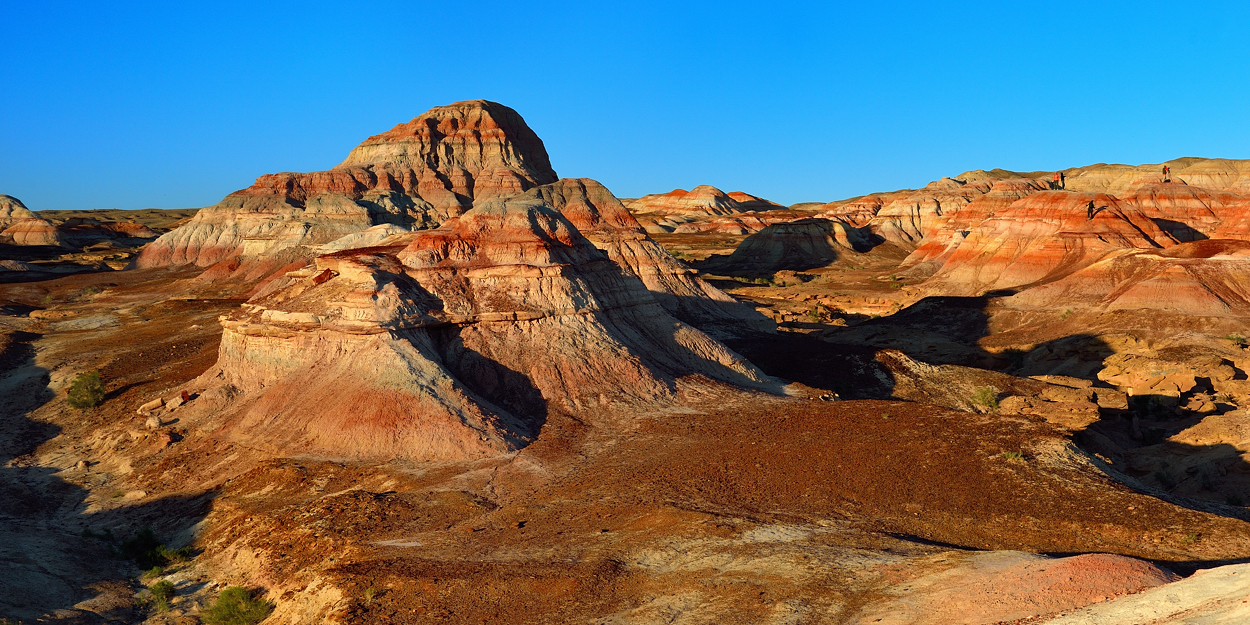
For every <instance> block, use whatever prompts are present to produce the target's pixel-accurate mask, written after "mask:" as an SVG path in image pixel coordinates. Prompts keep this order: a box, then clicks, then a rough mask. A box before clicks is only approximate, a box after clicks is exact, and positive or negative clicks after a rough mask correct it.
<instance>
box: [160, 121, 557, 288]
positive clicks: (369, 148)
mask: <svg viewBox="0 0 1250 625" xmlns="http://www.w3.org/2000/svg"><path fill="white" fill-rule="evenodd" d="M555 180H556V175H555V172H554V171H552V169H551V164H550V161H549V159H548V157H547V152H546V149H545V148H544V147H543V144H542V141H541V140H540V139H539V138H538V136H537V135H536V134H534V132H533V131H532V130H531V129H530V128H529V127H528V126H526V124H525V121H524V120H523V119H522V118H521V116H520V115H519V114H517V113H516V111H513V110H512V109H510V108H508V107H506V106H503V105H500V104H496V103H494V102H487V101H485V100H474V101H470V102H458V103H455V104H452V105H450V106H442V107H436V108H433V109H431V110H429V111H427V112H426V113H425V114H423V115H421V116H419V117H417V118H415V119H413V120H412V121H411V122H408V123H406V124H400V125H398V126H396V127H395V128H393V129H391V130H390V131H388V132H385V133H382V134H380V135H376V136H374V137H370V138H369V139H368V140H366V141H365V142H364V143H362V144H360V145H359V146H357V147H356V148H355V149H354V150H352V152H351V153H350V154H349V155H348V157H347V159H346V160H344V161H343V163H341V164H340V165H339V166H338V167H336V168H334V169H331V170H329V171H322V172H313V173H307V174H299V173H280V174H270V175H266V176H261V177H260V178H259V179H257V181H256V183H255V184H254V185H252V186H251V187H248V188H247V189H243V190H241V191H237V192H235V193H232V194H230V195H229V196H227V197H226V198H225V199H224V200H222V202H220V203H219V204H217V205H215V206H211V207H208V208H205V209H203V210H201V211H199V212H198V213H197V214H196V216H195V217H194V218H193V219H192V220H191V221H190V222H189V223H187V224H186V225H184V226H182V227H181V228H178V229H176V230H174V231H172V232H170V233H168V234H166V235H164V236H162V237H161V238H160V239H158V240H157V241H156V242H154V243H153V244H152V245H150V246H149V247H148V248H147V249H145V250H144V252H143V254H142V255H140V257H139V259H138V262H137V264H138V266H139V267H155V266H177V265H186V264H195V265H197V266H201V267H205V266H209V265H212V264H216V263H219V262H222V261H224V260H227V259H230V258H234V257H238V256H258V255H261V254H269V253H272V252H275V251H278V250H282V249H287V248H291V247H296V246H311V245H319V244H324V243H328V242H330V241H333V240H335V239H337V238H339V237H342V236H345V235H348V234H352V233H355V232H359V231H362V230H365V229H367V228H369V227H371V226H375V225H379V224H386V223H389V224H395V225H399V226H403V227H406V228H425V227H432V226H435V225H437V224H439V223H441V222H443V221H445V220H446V219H448V218H450V217H452V216H455V215H459V214H460V213H462V212H464V211H465V210H466V209H468V208H469V207H470V206H472V204H473V201H474V200H475V199H478V198H482V199H486V198H494V197H502V196H506V195H512V194H515V193H518V192H521V191H524V190H526V189H529V188H532V187H534V186H537V185H540V184H547V183H550V182H554V181H555Z"/></svg>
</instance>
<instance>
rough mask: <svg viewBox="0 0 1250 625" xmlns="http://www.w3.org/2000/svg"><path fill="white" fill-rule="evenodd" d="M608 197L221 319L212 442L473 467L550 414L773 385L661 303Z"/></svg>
mask: <svg viewBox="0 0 1250 625" xmlns="http://www.w3.org/2000/svg"><path fill="white" fill-rule="evenodd" d="M590 182H592V181H590ZM605 194H606V195H605ZM557 198H558V199H557ZM592 198H595V199H598V200H599V204H600V205H602V207H603V208H602V209H600V208H597V207H596V206H595V202H594V201H593V199H592ZM608 198H611V195H610V194H607V192H606V189H603V188H602V187H601V186H598V185H597V184H593V183H592V184H589V185H588V181H562V182H561V183H559V184H556V185H551V186H549V187H546V188H544V189H540V190H535V192H534V193H532V194H528V195H522V196H516V197H512V198H509V199H506V200H491V201H485V202H479V204H478V205H477V206H476V207H475V208H473V209H471V210H469V211H468V212H466V213H464V214H462V215H460V216H458V217H453V218H451V219H448V220H447V222H446V223H444V224H443V225H442V226H441V227H439V228H437V229H431V230H426V231H422V232H418V233H413V234H411V235H409V237H408V239H409V242H408V243H407V244H406V245H404V246H402V247H401V246H398V245H396V246H392V247H375V248H369V249H357V250H345V251H340V252H335V253H332V254H328V255H324V256H320V257H318V258H317V259H316V260H315V262H314V263H313V265H311V266H309V267H307V268H305V269H303V270H301V271H298V272H294V273H292V274H291V275H290V276H289V277H288V278H287V279H286V281H285V284H284V285H282V287H281V288H277V289H274V290H272V291H271V292H269V293H267V294H266V295H264V296H259V297H257V298H254V299H253V300H252V301H251V302H250V303H249V304H247V305H245V306H244V307H243V308H242V309H241V310H240V311H238V312H237V313H235V314H233V315H231V316H229V317H228V318H224V319H223V326H224V327H225V332H224V334H223V338H222V343H221V348H220V355H219V360H218V364H217V367H215V368H214V369H213V370H212V371H210V372H209V373H208V374H205V376H204V378H203V380H204V382H205V385H206V386H216V387H218V388H223V389H229V390H228V391H221V392H218V394H219V395H224V394H233V395H236V396H237V395H239V394H242V395H243V396H244V398H243V399H242V400H241V401H239V400H236V402H235V405H238V406H242V408H240V409H238V410H236V411H234V412H233V413H231V414H229V415H228V416H226V417H224V418H223V425H222V429H221V432H222V435H223V436H225V437H227V438H229V439H231V440H234V441H237V442H241V443H244V444H249V445H253V446H256V447H259V448H265V449H272V450H273V451H275V452H276V453H283V454H290V453H318V454H327V455H332V456H336V457H352V458H392V457H403V458H413V459H469V458H476V457H483V456H487V455H492V454H498V453H504V452H507V451H509V450H512V449H516V448H518V447H520V446H523V445H524V444H526V443H527V442H528V441H529V440H532V439H533V437H534V436H536V435H537V433H538V430H539V428H540V427H541V425H542V423H543V419H544V418H545V415H546V414H548V412H549V411H551V410H558V411H563V412H567V413H573V414H578V415H581V416H580V418H582V419H584V420H585V421H586V422H589V423H593V422H596V421H597V420H602V419H610V418H618V417H620V418H624V417H626V416H628V415H631V414H638V411H639V410H646V409H660V408H663V407H664V406H667V405H670V404H673V403H675V402H676V401H677V400H678V396H679V395H680V393H681V392H682V389H684V388H690V387H691V385H694V386H696V387H698V386H704V387H706V386H708V385H712V386H718V387H721V388H729V389H734V388H737V389H752V390H757V391H766V392H780V388H779V383H778V382H776V381H775V380H773V379H771V378H769V377H768V376H766V375H764V374H763V373H761V372H760V371H759V370H758V369H756V368H755V367H754V366H753V365H751V364H750V363H748V362H747V361H745V360H744V359H743V358H741V357H740V356H738V355H737V354H735V353H734V352H732V351H731V350H729V349H728V348H726V347H725V346H723V345H722V344H720V343H719V342H717V341H716V340H714V339H713V338H711V337H709V336H708V335H707V334H705V333H703V332H701V331H700V330H698V329H696V328H694V327H692V326H689V325H687V324H685V323H682V322H681V321H679V320H678V319H676V318H674V317H673V316H672V315H670V314H669V312H668V311H667V310H666V309H665V308H664V307H663V306H662V305H661V304H660V302H659V301H658V300H657V298H656V297H655V295H654V294H653V291H652V290H651V289H649V288H648V285H647V284H645V283H644V280H643V279H642V278H641V277H640V274H649V275H651V277H652V278H655V276H656V274H658V273H662V271H660V270H658V269H657V268H656V266H655V264H654V263H653V264H651V265H647V264H644V263H643V262H642V261H639V260H637V258H636V257H637V256H642V257H644V258H645V257H646V254H645V253H644V254H639V253H638V252H637V250H638V249H640V248H642V249H645V248H646V247H647V245H649V244H650V242H649V240H648V239H646V237H645V234H644V235H641V238H640V239H635V238H634V235H638V234H639V231H638V227H637V223H636V222H633V221H632V217H629V215H628V213H627V212H624V211H623V210H622V209H620V208H618V207H619V203H617V204H613V202H612V201H611V200H609V199H608ZM613 199H614V198H613ZM551 204H560V205H561V209H562V210H563V212H562V210H560V209H557V208H556V207H553V206H552V205H551ZM566 213H567V215H572V218H570V217H568V216H566ZM575 222H576V223H579V224H581V225H582V226H584V227H586V228H587V231H588V232H590V233H591V236H593V237H594V238H595V240H593V241H592V239H591V238H590V237H588V236H585V235H583V234H582V232H581V231H580V230H579V229H578V227H577V226H576V225H575ZM608 249H612V250H613V251H612V252H609V251H607V250H608ZM612 254H616V255H618V256H621V257H625V256H630V257H631V260H628V261H625V262H621V261H617V260H616V259H614V258H613V256H612ZM631 263H632V264H631ZM690 297H704V298H707V297H708V296H706V295H699V294H697V293H695V294H692V295H691V296H690ZM347 381H350V383H347Z"/></svg>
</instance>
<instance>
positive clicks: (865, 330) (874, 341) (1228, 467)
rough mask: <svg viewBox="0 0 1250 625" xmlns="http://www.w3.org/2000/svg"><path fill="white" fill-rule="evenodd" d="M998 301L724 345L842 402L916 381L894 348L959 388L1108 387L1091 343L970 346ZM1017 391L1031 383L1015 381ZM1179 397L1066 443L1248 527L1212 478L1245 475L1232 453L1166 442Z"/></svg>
mask: <svg viewBox="0 0 1250 625" xmlns="http://www.w3.org/2000/svg"><path fill="white" fill-rule="evenodd" d="M1007 294H1008V293H991V294H987V295H986V296H981V297H929V298H925V299H924V300H921V301H920V302H917V303H916V304H914V305H912V306H911V307H909V308H907V309H904V310H902V311H900V312H898V313H896V314H894V315H892V316H888V317H881V318H877V319H871V320H867V321H863V322H861V323H857V324H855V325H853V326H851V327H848V328H829V329H827V330H826V331H824V332H811V333H807V334H804V333H798V332H781V333H778V334H777V335H776V336H765V335H758V336H752V337H747V338H743V339H737V340H729V341H726V343H727V344H729V346H730V347H732V348H733V349H734V350H735V351H738V352H739V353H740V354H742V355H743V356H745V357H746V358H747V359H748V360H750V361H751V362H753V363H755V364H756V365H757V366H759V367H760V368H761V369H763V370H764V371H765V372H766V373H768V374H770V375H775V376H778V377H782V378H785V379H788V380H792V381H795V382H800V383H802V384H805V385H808V386H812V387H816V388H821V389H829V390H832V391H834V392H836V393H838V395H839V396H840V397H841V398H842V399H899V397H897V396H896V395H895V394H896V391H897V389H898V387H900V385H902V384H903V383H904V381H903V380H902V377H901V376H915V375H924V374H923V373H921V374H917V373H916V372H914V371H908V370H906V369H905V368H900V367H897V366H893V365H892V361H893V360H896V359H893V358H891V357H889V356H888V355H885V354H884V352H886V351H887V350H898V351H899V352H902V353H903V354H905V355H906V356H908V357H909V358H911V359H913V360H915V361H917V362H920V363H926V364H930V365H956V366H958V367H969V368H974V369H975V370H973V369H967V370H960V371H955V372H953V373H952V372H944V373H943V375H952V374H953V375H961V374H963V373H966V374H967V376H968V379H969V380H977V379H978V378H977V376H978V374H977V371H976V370H984V371H987V372H988V371H992V372H995V373H996V374H1008V375H1014V376H1027V375H1042V374H1055V375H1062V376H1067V377H1072V378H1077V379H1083V380H1086V381H1088V382H1089V383H1090V384H1091V386H1092V387H1093V388H1095V389H1098V388H1104V389H1108V390H1110V389H1111V388H1112V387H1111V386H1110V385H1108V384H1107V383H1105V382H1103V381H1101V380H1099V379H1098V378H1097V376H1096V374H1097V371H1098V370H1099V369H1100V368H1101V363H1102V361H1103V360H1104V359H1105V358H1106V357H1108V356H1110V355H1111V354H1112V353H1113V350H1112V349H1111V347H1110V346H1109V345H1108V344H1107V343H1106V342H1105V341H1103V340H1102V339H1101V338H1099V337H1097V336H1093V335H1087V334H1076V335H1071V336H1066V337H1062V338H1060V339H1056V340H1053V341H1046V342H1042V343H1039V344H1036V345H1035V346H1034V347H1033V349H1032V350H1030V351H1028V352H1023V351H1012V350H1005V351H1003V352H1000V353H992V352H989V351H987V350H985V349H983V348H982V347H981V346H980V345H979V343H978V341H979V340H980V339H982V338H984V337H986V336H989V335H990V334H991V332H990V328H989V317H988V314H987V313H986V307H987V306H988V305H989V304H990V302H991V301H992V300H993V299H994V298H995V297H999V296H1002V295H1007ZM1000 377H1005V376H1000ZM982 379H985V380H988V379H989V376H985V377H983V378H982ZM1011 379H1016V378H1011ZM909 382H910V381H909ZM1003 382H1008V383H1003ZM1009 382H1010V380H1005V381H1004V380H1000V381H998V382H994V381H988V382H983V383H984V384H985V385H986V386H991V387H993V388H995V390H997V391H998V392H999V398H1000V399H1002V398H1003V397H1005V396H1007V395H1012V394H1016V392H1015V390H1013V389H1012V388H1010V386H1011V384H1009ZM1021 384H1036V382H1033V381H1030V380H1023V381H1021ZM911 386H913V387H914V386H916V385H915V384H911ZM1209 390H1210V384H1209V381H1207V382H1205V383H1204V382H1203V381H1202V380H1200V381H1199V385H1198V386H1197V387H1195V389H1194V390H1193V391H1191V392H1190V393H1189V394H1188V395H1192V394H1194V393H1200V392H1204V391H1209ZM1188 395H1185V396H1182V397H1180V398H1175V397H1164V396H1152V395H1146V396H1137V397H1133V398H1131V401H1130V404H1129V405H1128V406H1127V407H1121V408H1100V409H1099V414H1100V418H1099V420H1098V421H1096V422H1095V423H1093V424H1091V425H1090V426H1088V427H1086V428H1082V429H1079V430H1077V431H1074V432H1073V434H1072V435H1073V439H1074V442H1076V443H1077V445H1078V446H1079V447H1081V448H1083V449H1085V450H1087V451H1089V452H1091V453H1094V454H1098V455H1100V456H1101V457H1103V458H1104V459H1107V460H1109V466H1107V467H1104V470H1105V472H1107V474H1108V475H1109V476H1110V477H1111V478H1113V479H1115V480H1116V481H1118V482H1120V483H1123V484H1125V485H1127V486H1129V487H1130V488H1132V489H1134V490H1137V491H1138V492H1141V493H1143V494H1148V495H1152V496H1156V497H1159V498H1161V499H1164V500H1166V501H1168V502H1170V503H1173V504H1176V505H1180V506H1183V507H1186V508H1190V509H1195V510H1201V511H1204V512H1209V513H1212V514H1217V515H1221V516H1225V517H1231V518H1238V519H1243V520H1250V511H1248V510H1247V509H1246V508H1243V507H1242V505H1245V504H1250V493H1239V492H1224V490H1227V488H1226V487H1225V486H1224V485H1223V483H1222V482H1221V480H1220V477H1221V476H1225V475H1239V474H1248V473H1250V463H1247V462H1246V461H1245V460H1243V459H1242V457H1241V454H1240V452H1238V451H1237V449H1236V448H1235V447H1233V446H1231V445H1227V444H1215V445H1199V446H1194V445H1185V444H1181V443H1176V442H1172V441H1168V440H1167V439H1168V438H1169V437H1171V436H1173V435H1175V434H1176V433H1178V432H1180V431H1181V430H1183V429H1185V428H1187V427H1190V426H1192V425H1193V424H1194V423H1196V422H1197V421H1198V420H1199V419H1200V418H1201V415H1198V414H1195V413H1193V412H1191V411H1187V410H1185V409H1183V408H1180V407H1178V404H1180V405H1183V404H1184V402H1185V400H1186V399H1187V397H1188ZM1143 454H1147V455H1150V456H1158V457H1168V456H1171V457H1189V458H1200V459H1201V460H1202V461H1201V463H1199V466H1198V467H1194V466H1193V465H1186V466H1185V467H1181V468H1176V467H1173V468H1170V469H1169V468H1167V467H1164V468H1163V469H1159V468H1157V467H1155V466H1149V467H1148V468H1141V467H1142V466H1144V465H1142V464H1141V462H1140V461H1139V462H1138V464H1137V465H1134V464H1133V463H1132V459H1133V458H1135V457H1137V456H1141V455H1143ZM1222 489H1223V490H1222Z"/></svg>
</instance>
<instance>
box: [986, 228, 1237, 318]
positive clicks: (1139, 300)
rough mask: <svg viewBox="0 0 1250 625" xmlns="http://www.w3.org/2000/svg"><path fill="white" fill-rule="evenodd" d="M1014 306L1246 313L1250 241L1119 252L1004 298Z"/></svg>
mask: <svg viewBox="0 0 1250 625" xmlns="http://www.w3.org/2000/svg"><path fill="white" fill-rule="evenodd" d="M1006 301H1007V305H1008V306H1010V307H1012V308H1019V309H1056V308H1065V309H1076V310H1081V309H1092V310H1158V311H1161V312H1169V313H1176V314H1183V315H1195V316H1227V315H1237V316H1244V315H1247V314H1250V242H1247V241H1232V240H1226V239H1205V240H1201V241H1193V242H1188V243H1181V244H1179V245H1176V246H1173V247H1170V248H1167V249H1163V250H1138V249H1133V250H1119V251H1116V252H1113V253H1111V254H1110V255H1109V256H1108V257H1107V258H1105V259H1103V260H1101V261H1099V262H1097V263H1094V264H1092V265H1090V266H1088V267H1085V268H1084V269H1081V270H1080V271H1076V272H1074V273H1072V274H1071V275H1068V276H1067V277H1065V278H1063V279H1061V280H1057V281H1055V282H1051V283H1048V284H1044V285H1041V286H1037V287H1034V288H1031V289H1027V290H1025V291H1023V292H1021V293H1018V294H1016V295H1014V296H1012V297H1010V298H1008V299H1007V300H1006Z"/></svg>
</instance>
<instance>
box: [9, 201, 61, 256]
mask: <svg viewBox="0 0 1250 625" xmlns="http://www.w3.org/2000/svg"><path fill="white" fill-rule="evenodd" d="M0 243H7V244H9V245H61V243H62V240H61V235H60V233H58V232H57V231H56V227H54V226H53V225H52V224H51V223H50V222H48V220H46V219H44V218H42V217H40V216H39V215H36V214H35V213H34V211H32V210H30V209H28V208H26V205H25V204H22V201H21V200H19V199H17V198H15V197H12V196H9V195H0Z"/></svg>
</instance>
